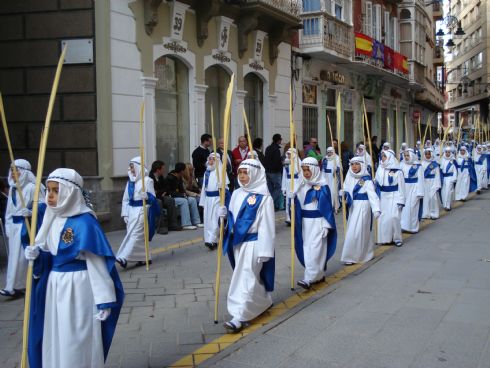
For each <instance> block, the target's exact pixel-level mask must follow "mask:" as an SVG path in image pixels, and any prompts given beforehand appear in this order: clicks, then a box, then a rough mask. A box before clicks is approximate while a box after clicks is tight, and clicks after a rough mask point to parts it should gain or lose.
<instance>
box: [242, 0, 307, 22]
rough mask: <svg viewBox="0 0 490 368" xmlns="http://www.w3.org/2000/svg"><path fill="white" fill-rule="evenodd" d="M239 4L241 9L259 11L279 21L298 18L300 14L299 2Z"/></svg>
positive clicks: (276, 0) (270, 0) (257, 0)
mask: <svg viewBox="0 0 490 368" xmlns="http://www.w3.org/2000/svg"><path fill="white" fill-rule="evenodd" d="M237 3H238V2H237ZM239 3H240V4H241V6H240V7H241V8H242V9H247V10H251V11H259V12H261V13H263V14H264V15H267V16H269V17H271V18H277V19H278V20H281V21H287V20H289V21H290V20H291V18H292V17H293V18H299V15H300V13H301V0H243V1H241V2H239Z"/></svg>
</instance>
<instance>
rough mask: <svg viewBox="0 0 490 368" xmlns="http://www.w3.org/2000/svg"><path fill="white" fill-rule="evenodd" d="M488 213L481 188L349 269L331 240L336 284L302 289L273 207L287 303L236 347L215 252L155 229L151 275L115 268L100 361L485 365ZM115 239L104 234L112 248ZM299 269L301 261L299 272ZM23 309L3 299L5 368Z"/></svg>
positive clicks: (488, 198)
mask: <svg viewBox="0 0 490 368" xmlns="http://www.w3.org/2000/svg"><path fill="white" fill-rule="evenodd" d="M489 215H490V193H488V192H487V193H485V194H483V195H481V196H479V197H477V198H476V199H475V200H472V201H469V202H467V203H466V204H465V205H464V206H462V207H460V208H458V209H456V210H455V211H453V212H452V213H450V214H449V215H447V216H445V217H444V218H442V219H441V220H439V221H437V222H436V223H435V224H432V225H430V226H428V227H426V228H425V229H424V230H423V231H422V232H421V233H420V234H418V235H415V236H413V237H411V238H410V239H409V240H408V241H407V242H406V245H405V246H404V247H402V248H400V249H398V248H397V249H393V248H391V247H381V248H380V251H381V250H383V251H387V252H386V254H384V255H382V256H380V257H377V258H376V259H375V261H373V262H371V263H370V264H369V265H368V267H363V268H358V269H356V271H355V272H353V273H351V274H348V273H347V272H345V271H344V270H345V267H344V266H343V265H342V264H341V263H340V261H339V258H340V254H341V246H340V245H341V244H339V247H338V248H337V253H336V257H335V259H334V260H333V261H331V262H330V263H329V270H328V274H329V275H333V276H331V278H333V279H332V280H333V281H328V279H327V283H326V284H325V285H324V287H323V289H319V290H318V291H317V292H312V293H311V295H306V294H305V293H302V292H300V293H299V294H298V295H299V297H298V296H296V295H295V294H294V293H292V292H291V291H290V284H289V283H290V249H289V246H290V245H289V228H287V227H285V225H284V223H283V216H284V214H283V213H278V214H277V228H276V230H277V232H278V234H277V238H276V239H277V242H276V251H277V273H276V291H275V292H274V299H275V303H276V307H277V308H283V307H281V302H282V301H285V300H287V301H286V302H285V303H282V304H284V305H286V306H287V307H288V308H285V307H284V310H282V309H281V310H280V313H275V312H277V311H278V310H276V311H273V312H271V313H270V316H269V317H270V321H269V322H268V324H266V325H265V326H264V327H262V326H261V325H260V324H259V325H257V326H254V328H252V329H250V331H249V332H247V333H244V337H243V338H242V339H241V340H239V341H238V342H236V343H235V344H231V342H235V340H237V339H235V338H230V339H229V340H226V338H228V337H229V335H228V337H227V336H225V337H224V338H223V337H222V335H223V332H224V331H223V328H222V326H221V323H220V324H218V325H215V324H214V323H213V306H214V295H215V294H214V292H215V290H214V276H215V267H216V266H215V265H216V253H214V252H209V251H207V250H206V249H205V248H204V246H203V245H202V240H201V239H199V238H200V236H201V235H202V233H201V231H198V230H196V231H190V232H189V231H188V232H173V233H169V234H168V235H158V236H156V237H155V239H154V241H153V242H152V249H153V254H154V263H153V266H152V267H151V269H150V271H149V272H147V271H146V270H145V269H144V268H143V267H139V268H133V269H131V268H128V269H127V270H125V271H121V272H120V274H121V278H122V280H123V283H124V286H125V291H126V301H125V305H124V308H123V313H122V314H121V317H120V320H119V325H118V329H117V332H116V336H115V339H114V342H113V345H112V348H111V352H110V354H109V359H108V362H107V366H108V367H148V366H151V367H164V366H169V365H172V364H175V362H180V363H178V364H177V365H178V366H187V365H190V366H192V365H193V364H197V363H199V362H200V361H202V360H204V359H208V360H207V361H206V362H204V363H203V365H204V366H210V367H211V366H222V367H242V366H243V367H255V366H261V367H298V366H304V367H308V366H309V367H433V366H434V367H465V368H466V367H487V366H488V367H490V364H489V363H488V361H490V359H488V358H490V356H489V355H488V354H489V350H488V349H489V348H488V346H487V345H488V334H489V331H490V313H488V305H489V304H490V263H489V262H486V261H481V259H487V258H490V250H489V249H488V240H487V239H486V237H488V231H487V230H486V227H488V225H489V224H490V221H489V218H490V217H489ZM341 222H342V221H341V219H340V218H338V221H337V225H338V226H339V227H341V225H342V224H341ZM123 235H124V233H123V232H113V233H109V234H108V237H109V240H110V242H111V244H112V245H113V247H114V249H116V248H117V246H118V244H119V242H120V240H121V239H122V237H123ZM339 238H340V239H342V238H343V235H342V234H340V237H339ZM391 251H392V252H391ZM377 254H380V252H378V253H377ZM222 270H223V272H222V288H221V308H220V321H223V320H225V319H226V318H228V316H227V313H226V304H225V302H224V301H225V296H226V291H227V288H228V284H229V279H230V275H231V272H230V271H231V270H230V267H229V264H228V262H227V259H226V258H223V268H222ZM4 272H5V265H3V266H2V277H3V276H4ZM349 272H351V271H349ZM301 275H302V269H301V266H299V267H298V268H297V272H296V279H299V278H300V277H301ZM336 275H343V276H342V277H340V276H336ZM341 278H343V279H342V280H341ZM1 282H2V283H3V279H2V280H1ZM330 283H331V285H330ZM315 293H316V294H315ZM291 298H293V300H294V298H297V301H296V302H290V300H291ZM307 298H309V299H307ZM22 310H23V299H19V300H14V301H3V300H2V301H0V341H2V344H1V345H0V354H1V355H0V356H1V357H2V358H0V365H1V366H2V367H15V366H17V361H18V359H19V354H20V353H19V350H20V342H21V331H22V329H21V319H22ZM260 327H262V328H260ZM253 330H255V331H253ZM239 337H240V338H241V336H239ZM217 339H221V340H219V341H220V344H219V349H217V350H213V349H214V347H216V346H218V344H208V343H210V342H216V341H218V340H217ZM225 347H227V348H226V349H225V350H224V351H222V352H221V353H218V354H217V355H214V353H216V352H217V351H219V350H223V349H224V348H225ZM199 348H201V349H203V350H202V351H205V352H206V354H202V355H200V357H201V358H202V360H197V359H196V358H195V357H194V360H193V361H192V359H193V358H192V357H190V359H191V363H190V364H187V363H185V362H186V361H188V360H186V359H189V356H188V354H190V353H191V352H194V351H195V350H196V349H199ZM237 349H238V350H237ZM485 354H487V355H485ZM182 362H184V363H182ZM478 364H479V365H478Z"/></svg>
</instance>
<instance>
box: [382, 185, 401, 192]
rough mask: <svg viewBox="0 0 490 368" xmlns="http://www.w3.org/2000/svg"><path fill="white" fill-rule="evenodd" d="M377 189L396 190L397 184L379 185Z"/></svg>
mask: <svg viewBox="0 0 490 368" xmlns="http://www.w3.org/2000/svg"><path fill="white" fill-rule="evenodd" d="M379 190H380V191H381V192H386V193H389V192H396V191H397V190H398V184H396V185H379Z"/></svg>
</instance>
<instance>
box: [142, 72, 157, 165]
mask: <svg viewBox="0 0 490 368" xmlns="http://www.w3.org/2000/svg"><path fill="white" fill-rule="evenodd" d="M157 81H158V79H157V78H153V77H141V84H142V86H143V102H144V103H145V111H144V123H145V124H144V135H143V139H144V143H145V162H146V165H147V167H148V166H149V165H150V164H151V163H152V162H153V161H155V160H156V156H157V147H156V121H155V119H156V117H155V87H156V85H157Z"/></svg>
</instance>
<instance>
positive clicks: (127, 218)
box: [123, 216, 129, 225]
mask: <svg viewBox="0 0 490 368" xmlns="http://www.w3.org/2000/svg"><path fill="white" fill-rule="evenodd" d="M123 220H124V223H125V224H126V225H127V224H128V221H129V217H128V216H124V217H123Z"/></svg>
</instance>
